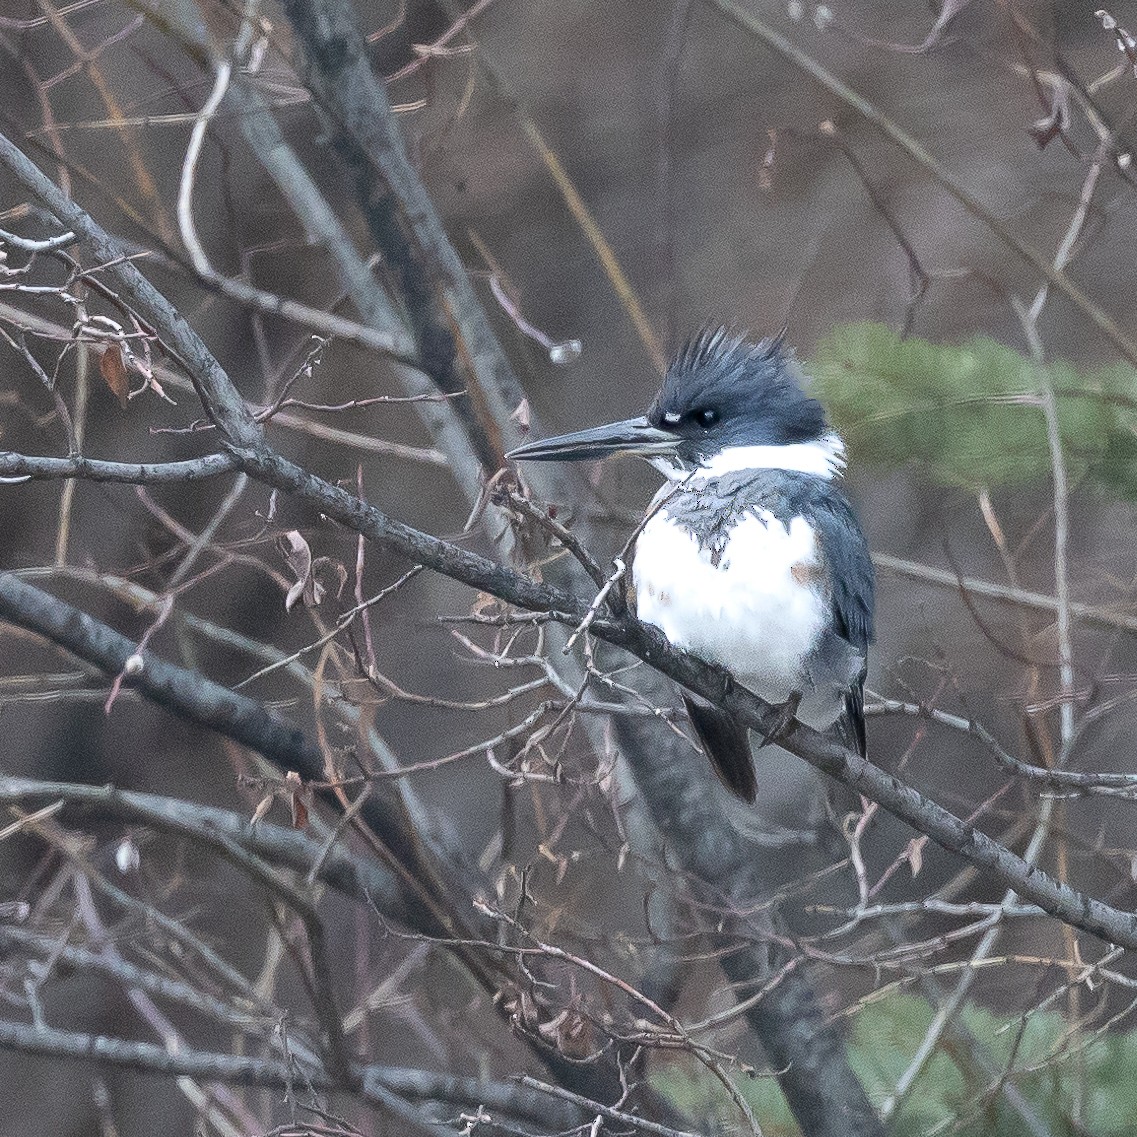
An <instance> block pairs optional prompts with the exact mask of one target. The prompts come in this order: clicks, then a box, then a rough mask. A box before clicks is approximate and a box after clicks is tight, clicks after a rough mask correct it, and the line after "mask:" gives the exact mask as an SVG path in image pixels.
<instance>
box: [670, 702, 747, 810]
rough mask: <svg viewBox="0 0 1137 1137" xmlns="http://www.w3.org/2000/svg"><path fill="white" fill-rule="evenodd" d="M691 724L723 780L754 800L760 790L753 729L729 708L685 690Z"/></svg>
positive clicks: (731, 789) (733, 791) (743, 796)
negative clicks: (711, 702)
mask: <svg viewBox="0 0 1137 1137" xmlns="http://www.w3.org/2000/svg"><path fill="white" fill-rule="evenodd" d="M683 702H684V703H685V704H686V705H687V713H688V714H689V715H690V716H691V725H692V726H693V727H694V728H695V733H696V734H697V735H698V736H699V741H700V742H701V743H702V745H703V750H704V751H705V752H706V755H707V757H708V758H709V759H710V760H711V766H712V767H713V768H714V771H715V773H716V774H718V776H719V780H720V781H721V782H722V784H723V785H724V786H726V788H727V789H728V790H730V792H731V793H732V794H734V796H735V797H739V798H741V799H742V800H743V801H745V802H752V801H753V800H754V798H755V796H756V794H757V793H758V782H757V780H756V778H755V776H754V760H753V758H751V756H750V731H749V730H748V729H747V728H746V727H745V726H744V725H743V724H742V723H741V722H739V721H738V719H736V718H735V717H734V716H733V715H732V714H730V712H729V711H724V710H722V709H720V708H719V707H716V706H712V705H711V704H710V703H706V702H704V701H703V700H701V699H697V698H696V697H695V696H694V695H688V694H686V693H684V695H683Z"/></svg>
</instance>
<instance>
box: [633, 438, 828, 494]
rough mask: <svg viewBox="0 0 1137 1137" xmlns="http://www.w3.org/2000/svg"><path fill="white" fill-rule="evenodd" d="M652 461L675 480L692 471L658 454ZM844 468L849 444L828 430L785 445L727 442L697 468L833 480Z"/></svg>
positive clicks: (714, 475) (705, 472) (711, 471)
mask: <svg viewBox="0 0 1137 1137" xmlns="http://www.w3.org/2000/svg"><path fill="white" fill-rule="evenodd" d="M651 464H652V465H653V466H654V467H655V468H656V469H657V470H658V471H659V472H660V473H661V474H663V475H664V477H666V478H667V479H668V480H669V481H672V482H681V481H682V480H683V479H684V478H686V477H689V476H690V475H691V473H692V471H691V470H689V469H683V468H682V467H681V466H680V465H679V464H678V463H676V462H673V461H672V460H671V459H670V458H662V457H661V458H654V459H652V460H651ZM844 469H845V444H844V443H843V442H842V441H841V439H840V437H839V436H838V435H837V434H827V435H825V437H824V438H818V439H816V440H815V441H813V442H793V443H788V444H787V445H784V446H727V447H726V448H725V449H723V450H720V451H719V452H718V453H717V454H714V455H712V456H711V457H710V458H707V459H706V460H705V461H704V462H703V463H702V464H701V465H700V466H699V467H698V470H697V471H695V472H696V473H698V474H703V475H706V476H707V477H711V478H718V477H721V476H722V475H723V474H735V473H742V472H744V471H746V470H796V471H797V472H798V473H802V474H813V475H815V476H816V477H819V478H825V479H826V480H830V479H832V478H834V477H837V476H838V475H840V474H841V473H843V472H844Z"/></svg>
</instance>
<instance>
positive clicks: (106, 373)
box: [99, 343, 130, 410]
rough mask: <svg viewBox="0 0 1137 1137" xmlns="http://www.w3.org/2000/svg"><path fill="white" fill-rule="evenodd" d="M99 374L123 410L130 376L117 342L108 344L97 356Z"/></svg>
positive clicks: (128, 390)
mask: <svg viewBox="0 0 1137 1137" xmlns="http://www.w3.org/2000/svg"><path fill="white" fill-rule="evenodd" d="M99 374H100V375H101V376H102V377H103V380H104V382H105V383H106V385H107V386H108V387H109V388H110V389H111V393H112V394H113V395H114V396H115V398H116V399H118V405H119V406H120V407H122V408H123V409H124V410H125V409H126V401H127V399H128V398H129V396H130V376H129V374H128V373H127V370H126V363H125V362H124V361H123V358H122V348H120V347H119V346H118V344H117V343H112V344H110V345H109V346H108V347H107V348H106V350H105V351H104V352H103V354H102V355H101V356H99Z"/></svg>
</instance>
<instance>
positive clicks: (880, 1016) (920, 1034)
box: [656, 994, 1137, 1137]
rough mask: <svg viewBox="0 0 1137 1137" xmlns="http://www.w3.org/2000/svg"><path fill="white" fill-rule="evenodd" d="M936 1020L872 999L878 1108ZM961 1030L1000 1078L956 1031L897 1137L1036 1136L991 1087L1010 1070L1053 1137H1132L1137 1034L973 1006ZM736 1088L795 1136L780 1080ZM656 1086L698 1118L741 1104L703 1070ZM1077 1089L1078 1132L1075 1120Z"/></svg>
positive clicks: (862, 1045)
mask: <svg viewBox="0 0 1137 1137" xmlns="http://www.w3.org/2000/svg"><path fill="white" fill-rule="evenodd" d="M933 1015H934V1011H933V1008H932V1007H931V1006H930V1005H929V1004H928V1003H927V1002H926V1001H925V1000H924V999H921V998H919V997H917V996H915V995H906V994H890V995H888V996H887V997H885V998H882V999H879V1000H876V1001H870V1002H868V1003H867V1004H866V1005H864V1006H863V1007H862V1008H861V1009H860V1011H859V1012H858V1013H857V1015H856V1018H855V1019H854V1020H853V1024H852V1027H851V1038H850V1060H851V1061H852V1064H853V1067H854V1069H855V1070H856V1072H857V1075H858V1076H859V1077H860V1078H861V1079H862V1081H863V1082H864V1086H865V1089H866V1090H867V1091H868V1093H869V1096H870V1097H871V1098H872V1100H873V1101H874V1102H878V1103H879V1102H881V1101H883V1100H884V1099H885V1098H886V1097H887V1096H888V1095H889V1094H890V1093H891V1092H892V1090H893V1089H894V1088H895V1086H896V1082H897V1079H899V1077H900V1076H901V1074H902V1073H903V1072H904V1070H905V1069H906V1068H907V1066H908V1063H909V1062H910V1061H911V1059H912V1055H913V1054H915V1053H916V1051H917V1049H918V1048H919V1046H920V1043H921V1041H922V1040H923V1038H924V1035H925V1033H926V1032H927V1030H928V1027H929V1026H930V1025H931V1022H932V1018H933ZM960 1023H961V1024H962V1025H963V1026H964V1027H966V1028H967V1030H968V1031H969V1032H970V1033H971V1034H972V1036H973V1037H974V1038H975V1040H976V1043H977V1045H978V1048H979V1050H980V1051H981V1052H982V1053H983V1054H984V1055H985V1056H986V1058H987V1060H988V1062H989V1064H990V1067H991V1069H992V1070H993V1071H995V1072H996V1073H992V1074H987V1073H985V1072H983V1071H981V1070H979V1069H977V1068H976V1066H975V1064H974V1063H973V1061H972V1060H971V1058H970V1056H969V1055H968V1049H967V1048H966V1047H965V1046H962V1045H960V1044H958V1043H956V1042H955V1041H953V1039H952V1038H951V1036H950V1034H949V1035H948V1037H947V1039H946V1041H945V1042H944V1044H943V1045H941V1046H940V1048H939V1049H938V1050H937V1051H936V1053H935V1054H934V1055H933V1057H932V1059H931V1060H930V1061H929V1062H928V1064H927V1065H926V1066H925V1068H924V1071H923V1073H922V1074H921V1075H920V1077H919V1078H918V1079H917V1081H916V1083H915V1085H914V1086H913V1088H912V1091H911V1092H910V1093H909V1095H908V1097H907V1098H906V1099H905V1101H904V1102H903V1104H902V1105H901V1107H900V1109H899V1110H898V1112H897V1115H896V1117H895V1118H894V1119H893V1121H892V1123H891V1125H890V1126H889V1134H890V1137H917V1135H924V1134H933V1133H945V1134H947V1133H950V1134H953V1135H955V1137H990V1135H991V1134H998V1135H999V1137H1029V1134H1030V1129H1029V1128H1028V1127H1027V1125H1026V1123H1025V1122H1024V1121H1023V1119H1022V1118H1021V1117H1020V1116H1019V1115H1018V1114H1017V1113H1015V1111H1014V1110H1012V1109H1011V1108H1010V1107H1009V1106H1008V1105H1007V1104H1006V1101H1005V1100H1004V1099H1003V1097H1002V1095H1001V1094H999V1093H998V1092H994V1090H993V1087H994V1086H995V1083H996V1077H997V1072H1000V1071H1006V1070H1009V1071H1010V1072H1009V1073H1008V1074H1007V1077H1006V1082H1007V1084H1008V1085H1011V1086H1013V1087H1015V1089H1016V1090H1017V1091H1018V1092H1019V1094H1020V1095H1021V1097H1022V1099H1023V1100H1024V1101H1025V1102H1026V1103H1027V1104H1028V1106H1029V1108H1030V1109H1031V1110H1032V1111H1033V1112H1034V1115H1035V1117H1036V1118H1037V1119H1038V1120H1040V1121H1041V1122H1042V1123H1043V1125H1044V1126H1045V1128H1046V1130H1047V1131H1048V1132H1050V1133H1054V1134H1065V1133H1073V1132H1076V1131H1077V1132H1085V1133H1092V1134H1094V1137H1128V1135H1130V1134H1132V1133H1133V1132H1134V1116H1133V1100H1134V1086H1135V1085H1137V1031H1123V1030H1115V1031H1113V1032H1110V1033H1103V1034H1094V1033H1093V1031H1092V1030H1087V1031H1086V1032H1084V1033H1081V1034H1078V1033H1073V1034H1071V1032H1070V1028H1069V1024H1068V1022H1067V1021H1066V1019H1065V1018H1064V1016H1063V1015H1062V1014H1061V1013H1060V1012H1059V1011H1056V1010H1055V1011H1037V1012H1034V1013H1033V1014H1028V1015H1026V1016H1025V1017H1024V1016H1018V1015H1015V1016H1002V1015H998V1014H995V1013H993V1012H991V1011H987V1010H983V1009H980V1008H978V1007H974V1006H968V1007H966V1008H965V1009H964V1010H963V1011H962V1012H961V1014H960ZM1079 1081H1080V1083H1081V1084H1080V1086H1079ZM738 1083H739V1087H740V1089H741V1090H742V1092H743V1093H744V1094H745V1096H746V1098H747V1100H748V1101H749V1103H750V1105H751V1107H752V1108H753V1110H754V1115H755V1117H757V1119H758V1121H759V1123H760V1124H761V1126H762V1131H763V1133H765V1134H766V1137H797V1135H798V1133H799V1130H798V1128H797V1126H796V1124H795V1123H794V1120H793V1117H792V1115H791V1114H790V1112H789V1109H788V1108H787V1107H786V1104H785V1101H784V1099H783V1098H782V1096H781V1093H780V1091H779V1089H778V1083H777V1081H776V1080H775V1079H774V1078H772V1077H768V1078H755V1079H753V1080H752V1081H749V1082H747V1081H746V1079H744V1078H743V1079H738ZM656 1084H657V1085H658V1087H659V1088H660V1089H661V1090H663V1092H664V1093H666V1094H667V1095H668V1096H670V1097H671V1098H672V1099H673V1100H675V1101H676V1103H677V1104H679V1105H681V1106H682V1107H683V1108H684V1109H686V1110H689V1111H690V1112H691V1113H692V1114H693V1116H696V1117H698V1116H700V1115H701V1116H703V1117H706V1118H725V1117H732V1116H733V1113H732V1111H733V1110H734V1106H732V1104H731V1103H730V1101H729V1099H728V1098H727V1097H726V1095H725V1093H724V1091H723V1090H722V1087H721V1086H720V1085H719V1084H718V1082H716V1081H714V1080H713V1079H712V1078H710V1077H709V1076H708V1075H706V1074H705V1073H702V1074H698V1075H684V1076H681V1077H680V1076H675V1075H673V1074H672V1073H670V1072H668V1073H665V1074H662V1075H660V1076H658V1077H657V1078H656ZM1079 1090H1081V1094H1080V1098H1081V1115H1080V1118H1079V1120H1080V1123H1081V1125H1082V1126H1083V1127H1084V1128H1083V1129H1081V1130H1077V1129H1076V1128H1075V1127H1073V1126H1072V1125H1071V1121H1070V1118H1071V1116H1072V1111H1073V1108H1074V1103H1075V1100H1077V1099H1078V1097H1079ZM711 1131H712V1132H713V1131H714V1130H713V1129H712V1130H711Z"/></svg>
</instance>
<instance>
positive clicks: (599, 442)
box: [506, 417, 681, 462]
mask: <svg viewBox="0 0 1137 1137" xmlns="http://www.w3.org/2000/svg"><path fill="white" fill-rule="evenodd" d="M680 441H681V440H680V439H678V438H676V437H675V436H674V435H673V434H668V432H667V431H666V430H660V429H659V428H658V427H654V426H652V425H651V423H650V422H648V420H647V419H646V418H642V417H641V418H628V419H624V421H623V422H613V423H609V424H608V425H607V426H594V427H592V428H591V429H590V430H576V431H573V433H572V434H558V435H557V436H556V437H555V438H543V439H541V441H540V442H527V443H526V444H525V445H524V446H519V447H517V449H516V450H511V451H510V452H509V453H508V454H507V455H506V457H507V458H510V459H512V460H514V461H516V460H518V459H520V460H523V461H529V462H581V461H586V460H592V459H596V458H607V457H608V455H610V454H639V455H645V456H646V455H651V454H672V453H674V451H675V448H676V446H678V445H679V442H680Z"/></svg>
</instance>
